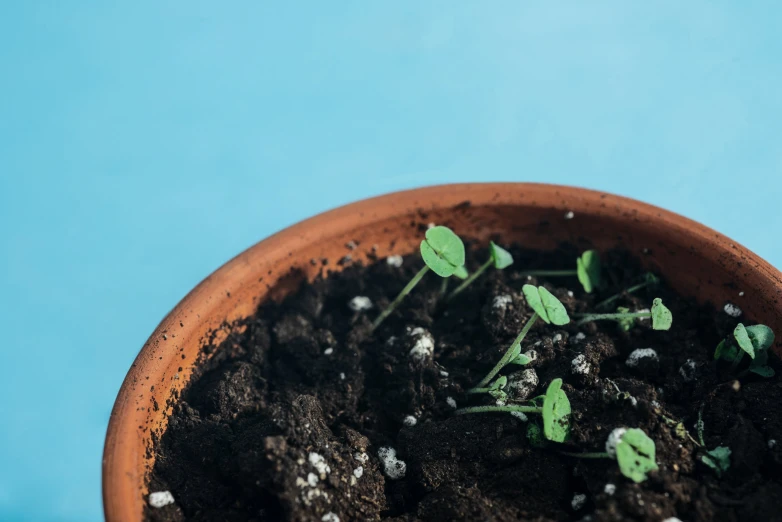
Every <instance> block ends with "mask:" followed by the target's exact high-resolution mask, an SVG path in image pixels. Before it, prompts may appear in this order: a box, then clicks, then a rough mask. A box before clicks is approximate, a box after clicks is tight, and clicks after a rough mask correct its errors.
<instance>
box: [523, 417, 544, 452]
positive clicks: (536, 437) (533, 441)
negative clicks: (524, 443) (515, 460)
mask: <svg viewBox="0 0 782 522" xmlns="http://www.w3.org/2000/svg"><path fill="white" fill-rule="evenodd" d="M527 440H529V443H530V446H532V447H533V448H542V447H543V446H545V445H546V441H545V440H544V439H543V431H542V430H541V429H540V426H538V425H537V424H536V423H534V422H530V423H529V424H527Z"/></svg>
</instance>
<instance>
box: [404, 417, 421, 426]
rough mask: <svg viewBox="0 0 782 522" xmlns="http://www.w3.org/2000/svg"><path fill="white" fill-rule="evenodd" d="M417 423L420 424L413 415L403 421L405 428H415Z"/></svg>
mask: <svg viewBox="0 0 782 522" xmlns="http://www.w3.org/2000/svg"><path fill="white" fill-rule="evenodd" d="M417 422H418V419H416V418H415V417H413V416H412V415H408V416H407V417H405V420H403V421H402V423H403V424H404V425H405V426H415V425H416V423H417Z"/></svg>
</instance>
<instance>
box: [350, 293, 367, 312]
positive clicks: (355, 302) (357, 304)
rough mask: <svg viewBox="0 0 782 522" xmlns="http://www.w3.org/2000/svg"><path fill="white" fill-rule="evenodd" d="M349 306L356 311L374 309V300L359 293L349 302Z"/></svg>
mask: <svg viewBox="0 0 782 522" xmlns="http://www.w3.org/2000/svg"><path fill="white" fill-rule="evenodd" d="M348 307H350V309H351V310H353V311H354V312H363V311H364V310H371V309H372V300H371V299H370V298H369V297H367V296H364V295H357V296H356V297H354V298H353V299H351V300H350V302H349V303H348Z"/></svg>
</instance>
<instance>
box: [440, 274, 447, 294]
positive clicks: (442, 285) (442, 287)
mask: <svg viewBox="0 0 782 522" xmlns="http://www.w3.org/2000/svg"><path fill="white" fill-rule="evenodd" d="M446 292H448V278H447V277H443V282H442V283H440V296H444V295H445V294H446Z"/></svg>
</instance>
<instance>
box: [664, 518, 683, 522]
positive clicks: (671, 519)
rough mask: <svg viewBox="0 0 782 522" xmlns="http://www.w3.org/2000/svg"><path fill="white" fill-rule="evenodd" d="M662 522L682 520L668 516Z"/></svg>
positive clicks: (678, 521)
mask: <svg viewBox="0 0 782 522" xmlns="http://www.w3.org/2000/svg"><path fill="white" fill-rule="evenodd" d="M663 522H682V521H681V519H678V518H676V517H669V518H666V519H665V520H663Z"/></svg>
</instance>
